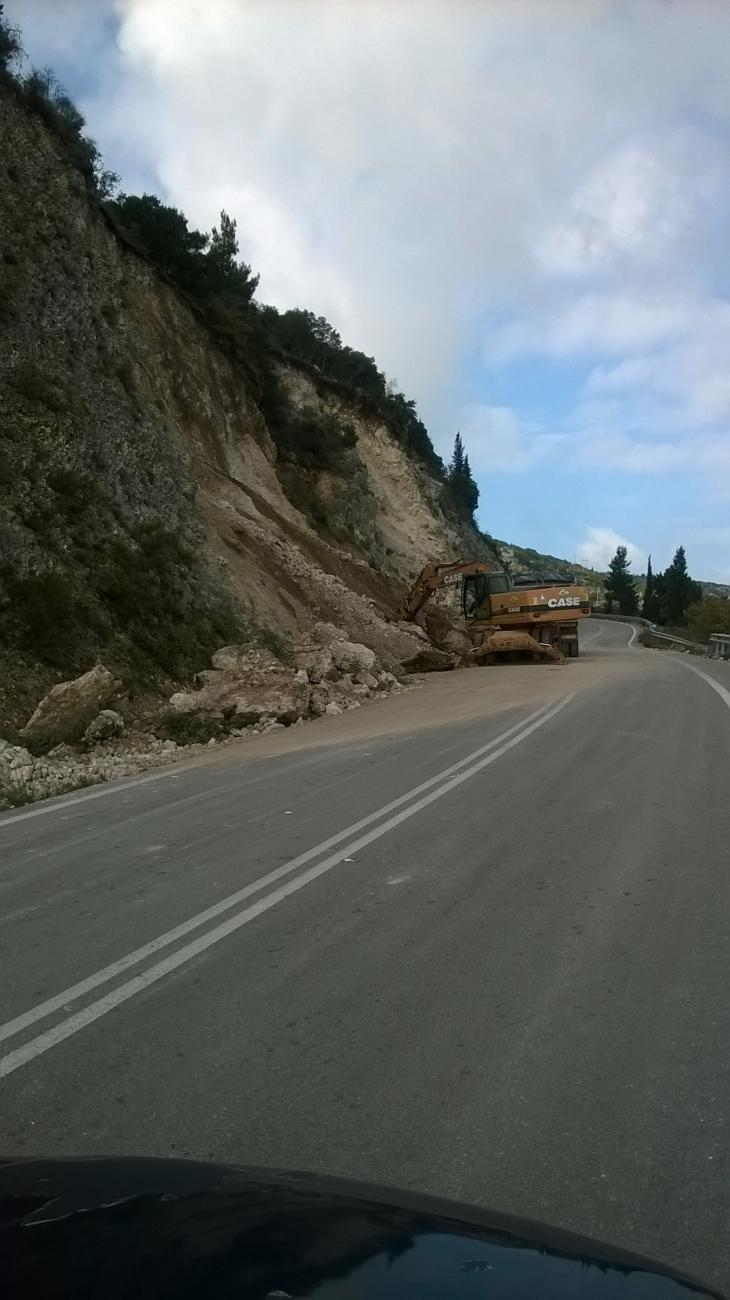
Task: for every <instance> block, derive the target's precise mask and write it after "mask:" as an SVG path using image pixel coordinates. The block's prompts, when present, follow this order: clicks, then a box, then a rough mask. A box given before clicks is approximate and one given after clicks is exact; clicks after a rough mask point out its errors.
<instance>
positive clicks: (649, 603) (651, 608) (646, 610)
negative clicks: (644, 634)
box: [641, 556, 657, 623]
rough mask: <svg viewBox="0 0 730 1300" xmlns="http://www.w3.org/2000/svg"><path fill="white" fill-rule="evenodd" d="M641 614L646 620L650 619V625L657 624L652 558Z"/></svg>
mask: <svg viewBox="0 0 730 1300" xmlns="http://www.w3.org/2000/svg"><path fill="white" fill-rule="evenodd" d="M641 612H642V614H643V616H644V618H648V619H649V622H650V623H655V622H656V615H657V609H656V593H655V588H654V573H653V571H652V567H651V556H649V559H648V560H647V564H646V586H645V588H644V602H643V604H642V606H641Z"/></svg>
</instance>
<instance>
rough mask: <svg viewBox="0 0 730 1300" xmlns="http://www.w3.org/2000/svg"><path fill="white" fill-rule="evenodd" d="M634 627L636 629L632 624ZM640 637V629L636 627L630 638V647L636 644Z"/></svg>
mask: <svg viewBox="0 0 730 1300" xmlns="http://www.w3.org/2000/svg"><path fill="white" fill-rule="evenodd" d="M632 627H634V625H633V624H632ZM638 635H639V629H638V627H634V630H633V632H632V633H631V636H630V637H629V645H630V646H632V645H633V644H634V641H635V640H636V638H637V636H638Z"/></svg>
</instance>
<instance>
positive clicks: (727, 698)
mask: <svg viewBox="0 0 730 1300" xmlns="http://www.w3.org/2000/svg"><path fill="white" fill-rule="evenodd" d="M678 662H679V663H681V665H682V667H683V668H689V671H690V672H691V673H696V674H697V676H698V677H701V678H702V679H703V680H704V681H706V682H707V685H708V686H711V687H712V689H713V691H717V693H718V695H719V696H720V699H721V700H722V701H723V703H724V704H726V705H727V707H728V708H729V709H730V691H728V690H727V689H726V687H724V686H721V684H720V682H716V681H715V678H714V677H710V674H709V673H703V671H702V669H701V668H695V666H694V664H687V663H685V662H684V660H683V659H680V660H679V661H678Z"/></svg>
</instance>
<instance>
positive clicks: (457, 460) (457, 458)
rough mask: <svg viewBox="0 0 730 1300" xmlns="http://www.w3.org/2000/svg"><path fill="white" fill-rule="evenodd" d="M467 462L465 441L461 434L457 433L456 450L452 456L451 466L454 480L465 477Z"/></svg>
mask: <svg viewBox="0 0 730 1300" xmlns="http://www.w3.org/2000/svg"><path fill="white" fill-rule="evenodd" d="M465 460H466V455H465V452H464V441H463V439H462V436H461V433H458V432H457V434H456V437H455V438H454V450H453V453H452V456H451V465H450V466H449V470H450V473H451V476H452V478H461V477H463V474H464V462H465Z"/></svg>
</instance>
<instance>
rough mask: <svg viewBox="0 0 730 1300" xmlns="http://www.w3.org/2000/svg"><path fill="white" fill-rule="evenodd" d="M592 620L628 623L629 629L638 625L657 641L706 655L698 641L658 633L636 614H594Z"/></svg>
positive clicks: (653, 626) (656, 629)
mask: <svg viewBox="0 0 730 1300" xmlns="http://www.w3.org/2000/svg"><path fill="white" fill-rule="evenodd" d="M593 617H594V618H609V619H611V620H612V622H614V623H628V624H629V625H630V627H635V626H636V624H637V623H640V624H641V626H642V627H645V628H646V629H647V631H649V632H651V634H652V636H655V637H657V639H658V640H659V641H670V642H671V643H672V644H674V645H685V646H687V648H688V649H689V650H694V651H695V652H696V653H698V654H703V655H706V654H707V647H706V646H703V645H701V644H700V643H699V642H698V641H687V640H686V639H685V638H684V637H683V636H674V634H673V633H672V632H660V631H659V629H658V628H657V625H656V623H650V622H649V620H648V618H640V617H639V615H638V614H599V613H595V614H594V616H593Z"/></svg>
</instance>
